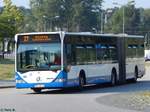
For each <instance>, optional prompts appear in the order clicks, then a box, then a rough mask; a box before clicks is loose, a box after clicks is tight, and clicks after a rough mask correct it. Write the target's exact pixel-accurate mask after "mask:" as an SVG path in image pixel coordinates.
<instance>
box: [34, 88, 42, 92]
mask: <svg viewBox="0 0 150 112" xmlns="http://www.w3.org/2000/svg"><path fill="white" fill-rule="evenodd" d="M32 90H33V91H34V92H35V93H40V92H41V91H42V89H40V88H32Z"/></svg>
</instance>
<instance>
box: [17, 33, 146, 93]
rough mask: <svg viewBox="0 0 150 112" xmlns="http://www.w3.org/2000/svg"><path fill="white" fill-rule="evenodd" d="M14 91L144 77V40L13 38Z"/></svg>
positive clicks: (62, 35) (45, 35) (110, 36)
mask: <svg viewBox="0 0 150 112" xmlns="http://www.w3.org/2000/svg"><path fill="white" fill-rule="evenodd" d="M15 43H16V44H15V47H16V55H15V72H16V88H31V89H32V90H34V91H35V92H40V91H41V90H42V89H51V88H67V87H80V88H82V87H83V86H84V85H87V84H100V83H106V82H110V83H111V84H112V85H115V84H117V83H125V81H126V80H127V79H132V80H133V81H136V80H137V78H140V77H142V76H143V75H144V72H145V69H144V37H143V36H135V35H116V34H92V33H83V32H82V33H69V32H38V33H22V34H16V36H15Z"/></svg>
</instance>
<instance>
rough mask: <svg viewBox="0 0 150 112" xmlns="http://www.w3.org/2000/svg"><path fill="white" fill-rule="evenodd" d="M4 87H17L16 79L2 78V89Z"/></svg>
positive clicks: (0, 84) (0, 82) (0, 85)
mask: <svg viewBox="0 0 150 112" xmlns="http://www.w3.org/2000/svg"><path fill="white" fill-rule="evenodd" d="M3 88H15V81H14V80H0V89H3Z"/></svg>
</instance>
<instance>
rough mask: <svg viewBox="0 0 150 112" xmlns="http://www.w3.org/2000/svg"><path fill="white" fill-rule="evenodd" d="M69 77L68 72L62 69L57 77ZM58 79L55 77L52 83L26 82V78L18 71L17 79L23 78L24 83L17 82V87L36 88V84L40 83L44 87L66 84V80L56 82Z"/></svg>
mask: <svg viewBox="0 0 150 112" xmlns="http://www.w3.org/2000/svg"><path fill="white" fill-rule="evenodd" d="M60 78H62V79H67V73H66V72H64V71H61V72H60V73H59V74H58V76H57V77H56V79H60ZM56 79H54V81H53V82H50V83H27V82H25V80H23V79H22V78H21V77H20V76H19V74H18V73H16V80H22V81H23V83H16V88H34V87H35V86H38V85H43V86H44V88H51V87H52V88H57V87H58V88H62V87H65V86H66V82H55V81H56Z"/></svg>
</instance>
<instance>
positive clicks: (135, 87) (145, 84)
mask: <svg viewBox="0 0 150 112" xmlns="http://www.w3.org/2000/svg"><path fill="white" fill-rule="evenodd" d="M148 90H150V81H149V80H145V81H138V82H137V83H131V82H129V81H128V82H127V84H124V85H117V86H115V87H111V86H110V84H100V85H92V86H91V85H88V86H86V87H84V88H83V89H82V90H79V89H76V88H67V89H55V90H54V89H53V90H52V89H49V90H44V91H42V92H41V93H28V94H96V93H127V92H140V91H148Z"/></svg>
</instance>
